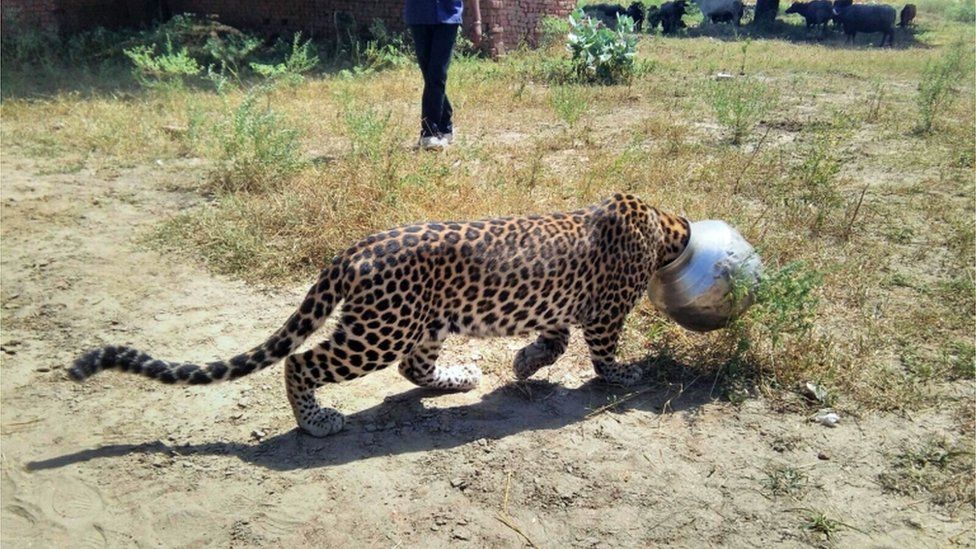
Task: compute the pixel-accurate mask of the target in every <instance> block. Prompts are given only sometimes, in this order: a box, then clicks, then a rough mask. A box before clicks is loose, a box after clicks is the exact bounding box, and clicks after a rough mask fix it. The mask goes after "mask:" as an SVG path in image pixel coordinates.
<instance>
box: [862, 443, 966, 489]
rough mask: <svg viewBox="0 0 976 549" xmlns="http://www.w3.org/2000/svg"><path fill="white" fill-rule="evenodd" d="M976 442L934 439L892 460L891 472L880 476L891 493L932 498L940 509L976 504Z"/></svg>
mask: <svg viewBox="0 0 976 549" xmlns="http://www.w3.org/2000/svg"><path fill="white" fill-rule="evenodd" d="M973 457H974V454H973V441H972V439H971V437H966V438H965V440H964V442H961V443H953V442H950V441H949V440H947V439H946V438H944V437H938V436H932V437H930V438H928V439H926V440H923V441H921V442H919V443H916V444H910V445H908V446H907V447H906V448H905V449H904V450H902V451H900V452H898V453H897V454H895V455H893V456H891V469H889V470H887V471H884V472H882V473H881V474H880V475H878V481H879V482H880V484H881V487H882V488H884V489H885V490H887V491H889V492H897V493H900V494H906V495H911V496H915V495H918V494H928V495H929V496H930V497H931V498H932V501H933V502H934V503H936V504H939V505H948V504H960V503H966V504H968V505H970V506H971V505H974V503H976V496H974V494H976V492H974V489H976V488H974V484H973V481H974V479H973V476H972V463H973Z"/></svg>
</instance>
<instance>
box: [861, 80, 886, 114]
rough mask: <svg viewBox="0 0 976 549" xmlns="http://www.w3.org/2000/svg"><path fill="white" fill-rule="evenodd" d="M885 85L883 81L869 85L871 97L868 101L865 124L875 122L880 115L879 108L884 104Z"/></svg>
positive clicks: (876, 81)
mask: <svg viewBox="0 0 976 549" xmlns="http://www.w3.org/2000/svg"><path fill="white" fill-rule="evenodd" d="M885 91H886V88H885V84H884V81H883V80H880V79H879V80H875V81H874V83H872V84H871V96H870V97H869V99H868V112H867V115H866V116H865V121H866V122H871V123H874V122H877V121H878V118H879V116H880V115H881V107H882V105H883V104H884V103H883V102H884V96H885Z"/></svg>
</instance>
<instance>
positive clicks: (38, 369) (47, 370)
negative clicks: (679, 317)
mask: <svg viewBox="0 0 976 549" xmlns="http://www.w3.org/2000/svg"><path fill="white" fill-rule="evenodd" d="M36 371H38V372H41V373H44V372H50V371H51V368H50V367H49V366H38V367H37V370H36Z"/></svg>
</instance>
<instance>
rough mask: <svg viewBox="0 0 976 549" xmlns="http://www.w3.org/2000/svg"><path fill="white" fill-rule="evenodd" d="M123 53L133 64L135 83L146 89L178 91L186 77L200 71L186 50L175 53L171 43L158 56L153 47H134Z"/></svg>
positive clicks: (168, 42) (198, 65)
mask: <svg viewBox="0 0 976 549" xmlns="http://www.w3.org/2000/svg"><path fill="white" fill-rule="evenodd" d="M124 52H125V55H126V57H128V58H129V59H131V60H132V63H133V64H135V68H134V69H133V76H135V79H136V81H137V82H139V84H141V85H142V86H145V87H147V88H165V89H179V88H182V87H183V86H184V81H185V79H186V78H187V77H189V76H196V75H198V74H200V71H201V70H202V67H200V64H199V63H197V61H196V59H194V58H192V57H190V54H189V53H188V52H187V49H186V48H182V49H180V50H179V51H176V50H175V49H174V47H173V42H172V41H167V42H166V47H165V51H164V52H163V53H161V54H159V55H156V46H155V45H152V46H146V45H142V46H135V47H132V48H129V49H127V50H124Z"/></svg>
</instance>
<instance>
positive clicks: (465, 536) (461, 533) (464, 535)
mask: <svg viewBox="0 0 976 549" xmlns="http://www.w3.org/2000/svg"><path fill="white" fill-rule="evenodd" d="M451 536H453V537H454V539H460V540H469V539H471V534H470V533H469V532H468V531H467V530H465V529H464V528H455V529H454V531H453V532H451Z"/></svg>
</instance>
